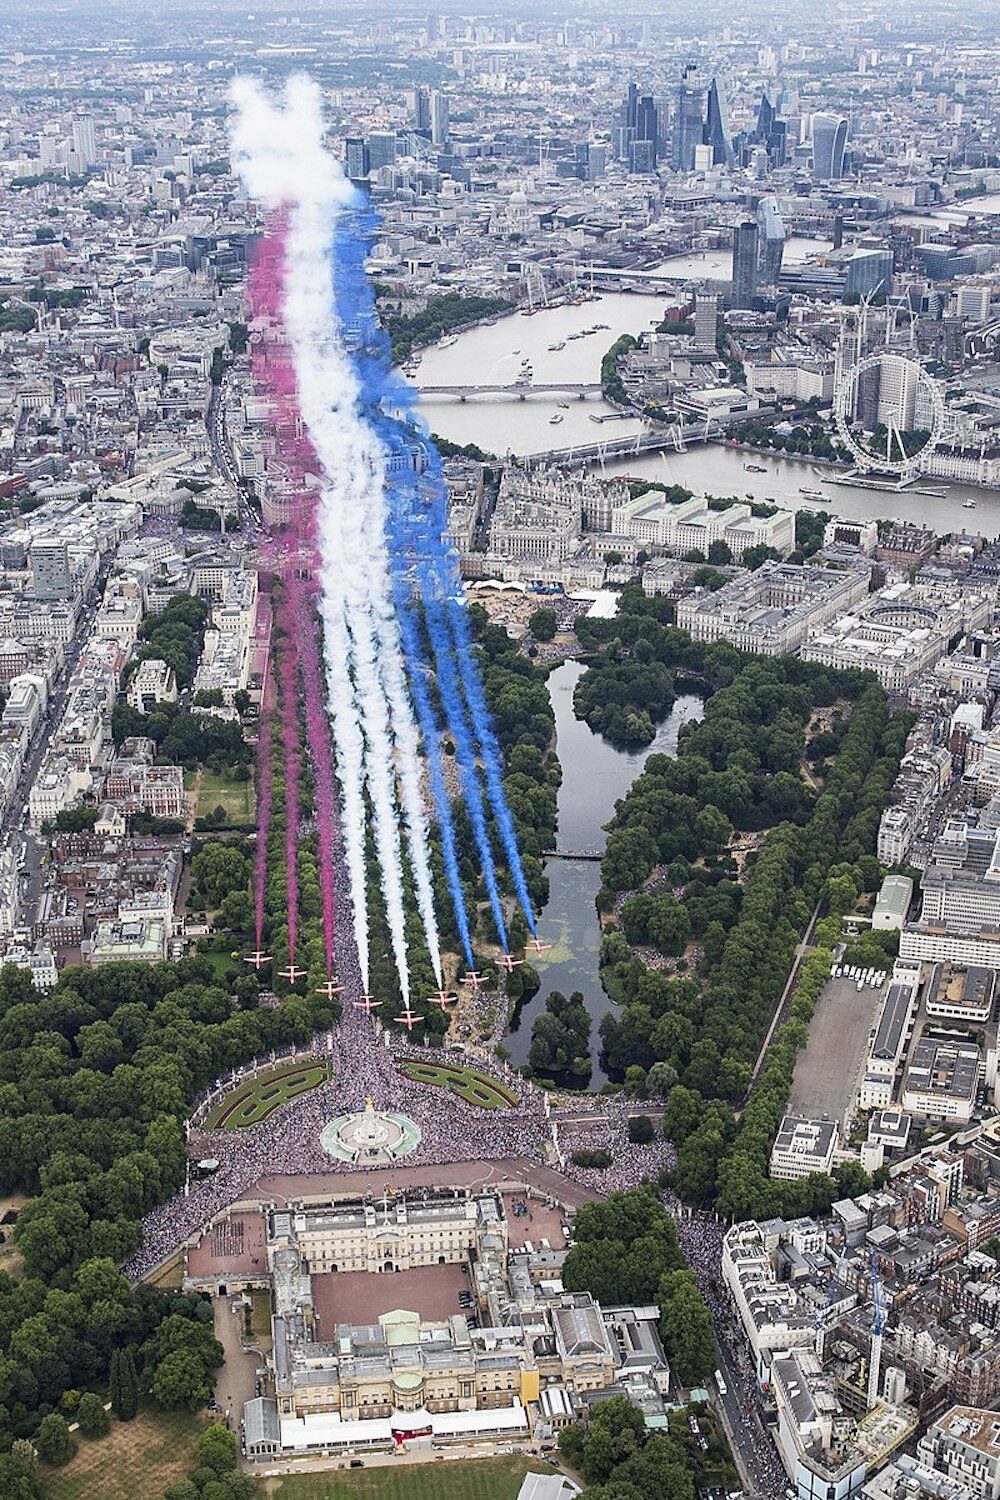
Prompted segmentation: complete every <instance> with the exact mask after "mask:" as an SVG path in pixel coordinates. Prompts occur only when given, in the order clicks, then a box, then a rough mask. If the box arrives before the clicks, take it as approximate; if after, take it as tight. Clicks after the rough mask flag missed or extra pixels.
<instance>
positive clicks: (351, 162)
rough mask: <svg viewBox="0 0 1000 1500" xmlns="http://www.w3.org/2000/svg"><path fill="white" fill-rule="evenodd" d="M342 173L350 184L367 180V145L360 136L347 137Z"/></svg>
mask: <svg viewBox="0 0 1000 1500" xmlns="http://www.w3.org/2000/svg"><path fill="white" fill-rule="evenodd" d="M344 171H345V172H346V173H347V175H348V177H349V178H350V179H351V181H352V182H366V181H367V180H368V143H367V141H365V140H364V139H363V138H362V137H361V136H360V135H349V136H348V137H347V139H346V140H345V142H344Z"/></svg>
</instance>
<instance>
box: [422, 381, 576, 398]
mask: <svg viewBox="0 0 1000 1500" xmlns="http://www.w3.org/2000/svg"><path fill="white" fill-rule="evenodd" d="M420 394H421V396H423V397H425V398H426V399H427V400H429V401H435V400H438V399H440V398H441V397H442V396H454V397H455V399H456V400H458V401H471V400H473V399H474V398H475V397H476V396H510V397H511V399H512V400H515V401H527V399H528V397H529V396H575V397H576V399H577V400H578V401H586V399H587V397H588V396H590V397H593V398H596V397H598V396H600V395H601V394H602V392H601V387H600V385H599V384H595V383H594V382H593V381H591V382H587V383H584V382H576V381H572V380H562V381H555V382H554V383H551V384H549V383H543V382H542V381H535V380H533V381H530V382H529V381H518V382H515V383H514V384H513V385H512V384H510V383H509V382H508V384H506V385H500V384H496V385H491V384H488V383H487V384H483V385H422V386H421V387H420Z"/></svg>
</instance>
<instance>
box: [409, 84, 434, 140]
mask: <svg viewBox="0 0 1000 1500" xmlns="http://www.w3.org/2000/svg"><path fill="white" fill-rule="evenodd" d="M412 101H413V103H412V108H413V125H414V129H416V130H425V131H427V132H428V133H429V132H430V128H431V91H430V89H424V88H415V89H414V90H413V94H412Z"/></svg>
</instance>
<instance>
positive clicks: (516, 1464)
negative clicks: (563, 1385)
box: [265, 1458, 555, 1500]
mask: <svg viewBox="0 0 1000 1500" xmlns="http://www.w3.org/2000/svg"><path fill="white" fill-rule="evenodd" d="M554 1472H555V1470H553V1469H550V1468H547V1467H546V1465H544V1464H540V1463H539V1462H538V1461H537V1460H532V1459H526V1458H472V1459H444V1460H442V1461H441V1462H436V1461H433V1460H432V1461H431V1462H429V1463H425V1464H400V1465H399V1466H398V1467H393V1466H390V1465H385V1466H380V1467H378V1468H365V1469H351V1470H349V1471H346V1472H340V1473H334V1474H289V1475H287V1476H286V1477H285V1478H283V1479H280V1480H274V1479H271V1480H267V1481H266V1482H265V1483H266V1491H267V1493H268V1495H269V1497H270V1500H515V1496H516V1495H517V1492H518V1490H519V1489H520V1488H521V1481H522V1479H523V1478H524V1476H525V1474H552V1473H554Z"/></svg>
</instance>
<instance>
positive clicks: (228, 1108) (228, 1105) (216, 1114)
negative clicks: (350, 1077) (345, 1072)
mask: <svg viewBox="0 0 1000 1500" xmlns="http://www.w3.org/2000/svg"><path fill="white" fill-rule="evenodd" d="M329 1076H330V1070H329V1064H328V1063H326V1062H318V1063H309V1064H305V1063H304V1064H302V1066H301V1067H297V1068H288V1067H285V1068H282V1067H278V1068H274V1069H271V1070H270V1071H269V1072H267V1073H262V1074H261V1075H260V1076H259V1077H258V1078H251V1079H246V1080H245V1081H244V1082H243V1083H241V1084H240V1085H239V1086H238V1087H237V1088H235V1089H233V1090H232V1091H231V1092H230V1093H228V1094H226V1096H225V1098H224V1099H222V1100H221V1101H220V1103H219V1104H217V1105H216V1107H215V1109H214V1110H213V1111H212V1113H211V1114H210V1115H209V1117H208V1120H207V1121H206V1127H207V1129H209V1130H243V1129H245V1128H246V1127H247V1126H248V1125H258V1124H259V1123H260V1121H261V1120H266V1119H267V1118H268V1117H269V1116H270V1115H273V1114H274V1112H275V1110H276V1109H280V1108H281V1107H282V1105H283V1104H288V1103H289V1102H290V1100H292V1099H297V1098H298V1097H299V1095H300V1094H306V1093H308V1092H309V1090H310V1089H314V1088H316V1086H317V1084H320V1083H326V1081H327V1079H328V1078H329Z"/></svg>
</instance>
